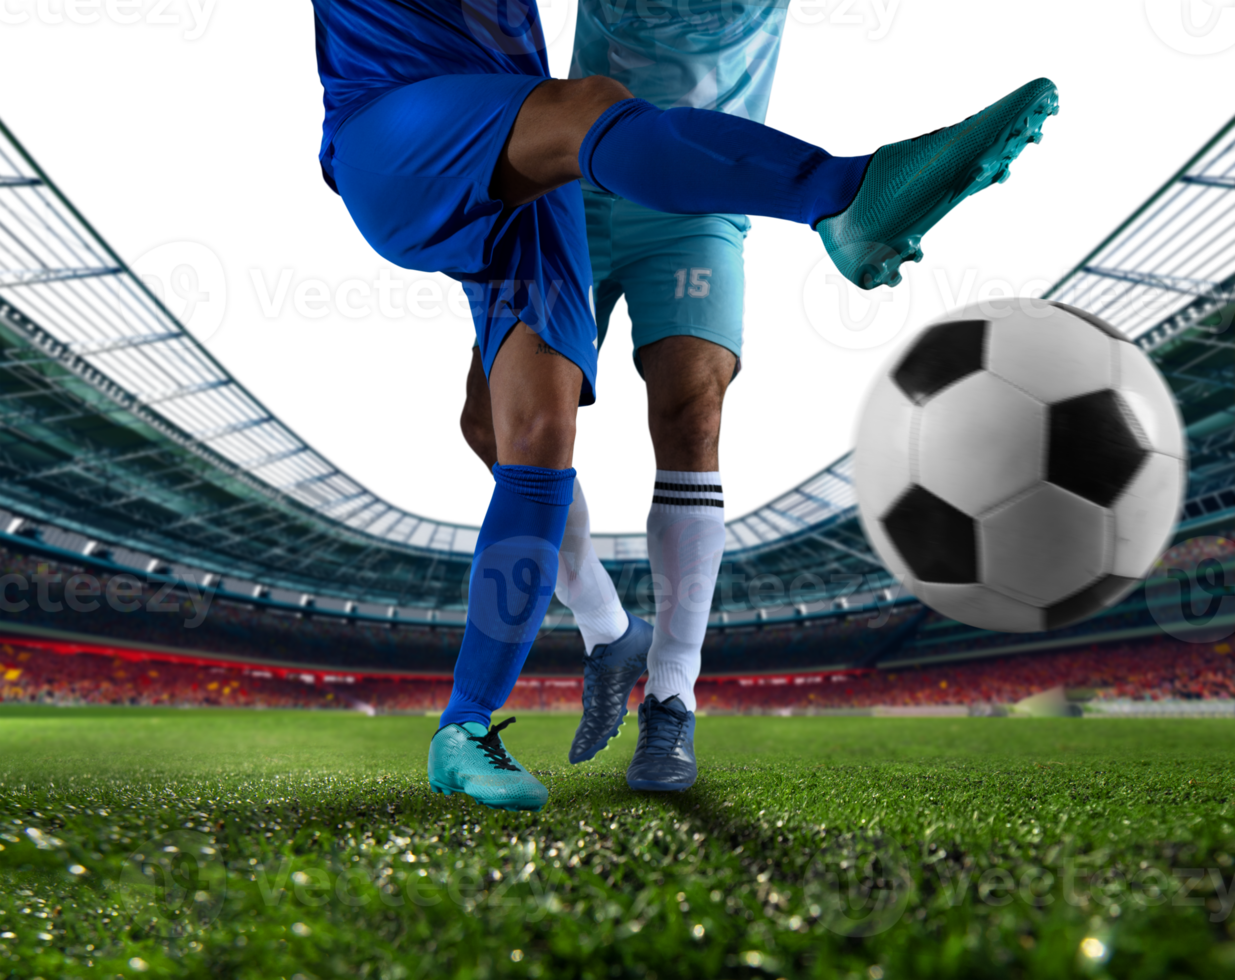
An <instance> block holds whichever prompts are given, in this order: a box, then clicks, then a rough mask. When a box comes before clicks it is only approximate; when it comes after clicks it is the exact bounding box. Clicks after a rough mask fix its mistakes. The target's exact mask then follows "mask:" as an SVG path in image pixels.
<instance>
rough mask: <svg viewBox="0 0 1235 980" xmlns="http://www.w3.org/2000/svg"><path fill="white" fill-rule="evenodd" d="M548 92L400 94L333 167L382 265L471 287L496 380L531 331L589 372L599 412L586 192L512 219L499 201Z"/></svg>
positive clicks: (441, 81) (339, 144) (480, 80)
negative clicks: (510, 150)
mask: <svg viewBox="0 0 1235 980" xmlns="http://www.w3.org/2000/svg"><path fill="white" fill-rule="evenodd" d="M543 81H545V79H544V78H541V77H537V76H532V75H517V74H493V75H443V76H441V77H438V78H430V79H427V80H425V81H422V82H415V83H413V84H411V85H404V86H400V87H399V88H395V89H392V90H391V91H390V92H388V93H386V94H385V95H383V96H381V97H380V98H378V99H377V100H376V101H374V102H370V103H369V104H368V105H366V106H364V107H363V108H362V109H360V110H359V111H357V112H356V113H354V114H353V115H352V116H350V117H349V118H348V119H347V121H345V122H344V123H343V125H342V126H341V127H340V128H339V130H338V132H336V133H335V136H334V139H333V141H332V145H333V156H328V157H327V158H326V159H324V160H323V166H324V168H325V169H327V170H328V171H329V172H330V173H331V174H332V176H333V178H334V181H335V183H336V185H337V186H338V189H339V194H340V195H341V196H342V198H343V202H344V203H345V204H346V205H347V210H348V212H349V213H350V214H351V216H352V220H353V221H355V223H356V227H357V228H359V229H360V233H361V234H362V235H364V237H365V240H366V241H367V242H368V243H369V244H370V245H372V246H373V248H374V250H375V251H376V252H377V253H378V254H379V255H381V256H382V257H383V258H384V259H386V260H388V261H390V262H393V263H394V264H395V265H397V266H399V267H401V268H404V269H417V270H420V271H423V272H444V273H445V274H446V275H448V276H450V277H451V278H452V279H455V280H458V281H459V282H460V283H462V285H463V288H464V291H465V292H466V293H467V296H468V299H469V301H470V304H471V307H472V319H473V320H474V321H475V325H476V343H477V344H478V346H479V347H480V352H481V357H482V360H483V362H484V368H485V374H486V376H487V375H488V374H489V371H490V370H491V369H492V367H493V359H494V357H496V356H497V352H498V350H499V349H500V348H501V346H502V342H503V341H504V340H505V339H506V336H507V334H509V332H510V330H511V328H512V327H513V326H514V325H515V323H516V322H517V321H522V322H523V323H525V324H527V325H528V326H529V327H531V328H532V329H533V330H534V331H535V332H536V333H537V334H538V335H539V336H540V337H541V338H542V339H543V340H544V342H545V343H546V344H548V345H549V346H550V347H552V348H553V349H554V350H556V351H557V352H558V353H560V354H563V355H565V356H566V357H568V358H570V360H572V361H573V362H574V363H575V364H577V365H578V366H579V368H580V370H582V371H583V378H584V381H583V390H582V392H581V394H580V399H579V401H580V404H582V405H588V404H591V403H592V402H593V401H595V400H596V394H595V392H596V352H597V336H596V318H595V316H594V314H593V312H592V306H591V287H592V274H591V267H590V265H589V263H588V250H587V229H586V225H585V222H584V217H583V195H582V191H581V190H580V187H579V184H578V183H572V184H567V185H566V186H565V187H560V188H558V189H557V190H555V191H551V192H550V193H548V194H545V195H544V196H543V197H540V198H538V199H537V200H535V201H533V202H531V203H530V204H525V205H522V206H520V207H517V208H511V209H505V208H503V206H502V203H501V202H500V201H495V200H493V199H492V198H491V197H490V196H489V185H490V183H491V181H492V179H493V171H494V169H495V167H496V166H497V161H498V156H499V154H500V153H501V151H502V146H503V145H504V144H505V142H506V137H507V135H508V134H509V133H510V128H511V126H513V125H514V121H515V116H516V115H517V114H518V112H519V108H520V106H522V105H523V101H524V99H526V98H527V97H528V95H529V94H530V93H531V91H532V89H534V88H535V87H536V86H537V85H539V84H540V83H541V82H543Z"/></svg>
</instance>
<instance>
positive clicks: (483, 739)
mask: <svg viewBox="0 0 1235 980" xmlns="http://www.w3.org/2000/svg"><path fill="white" fill-rule="evenodd" d="M514 721H515V717H514V715H511V716H510V717H509V718H507V719H506V720H505V721H504V722H502V723H501V724H500V725H494V726H493V727H492V728H490V729H489V730H488V731H487V732H486V733H485V734H483V735H469V736H468V738H469V739H470V740H471V741H473V742H475V743H476V744H477V745H479V746H480V748H481V749H482V750H483V752H484V753H485V755H487V756H488V757H489V762H490V763H492V765H493V768H494V769H509V770H511V771H512V772H518V771H519V767H518V766H516V765H515V760H514V759H512V758H511V757H510V754H509V753H508V752H507V751H506V747H505V746H504V745H502V740H501V739H500V738H498V732H500V731H501V730H502V729H503V728H505V727H506V726H507V725H513V724H514Z"/></svg>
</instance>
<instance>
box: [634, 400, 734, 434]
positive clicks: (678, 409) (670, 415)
mask: <svg viewBox="0 0 1235 980" xmlns="http://www.w3.org/2000/svg"><path fill="white" fill-rule="evenodd" d="M720 414H721V402H720V399H719V398H713V397H707V396H705V397H698V398H689V399H682V400H675V401H670V402H667V403H664V404H661V405H658V406H657V408H656V410H655V412H654V413H653V414H652V416H651V418H650V419H649V421H650V423H651V430H652V438H653V439H654V440H656V441H657V442H659V443H664V444H668V443H672V444H674V445H678V446H713V445H715V444H716V443H717V442H718V441H719V439H720Z"/></svg>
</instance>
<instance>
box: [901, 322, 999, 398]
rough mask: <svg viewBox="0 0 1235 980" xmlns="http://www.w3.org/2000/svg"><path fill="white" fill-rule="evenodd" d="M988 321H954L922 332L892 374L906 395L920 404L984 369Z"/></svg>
mask: <svg viewBox="0 0 1235 980" xmlns="http://www.w3.org/2000/svg"><path fill="white" fill-rule="evenodd" d="M985 349H986V321H985V320H953V321H951V322H950V323H939V324H936V325H935V326H933V327H930V328H928V329H926V330H924V331H922V336H920V337H919V338H918V339H917V340H916V341H914V343H913V345H912V346H911V347H910V348H909V350H908V351H906V352H905V356H904V357H902V358H901V362H900V364H898V365H897V366H896V370H894V371H893V372H892V380H893V381H895V382H896V386H897V387H898V388H900V390H901V391H903V392H904V393H905V394H906V396H908V397H909V398H910V399H912V400H913V401H914V402H916V403H917V404H919V405H921V404H922V403H923V402H925V401H926V400H927V399H928V398H930V397H931V396H932V395H934V394H936V393H937V392H940V391H942V390H943V389H944V388H946V387H947V386H948V385H950V384H952V383H953V382H955V381H959V380H960V379H961V378H963V377H965V376H966V375H970V374H973V373H974V372H975V371H980V370H982V356H983V353H984V352H985Z"/></svg>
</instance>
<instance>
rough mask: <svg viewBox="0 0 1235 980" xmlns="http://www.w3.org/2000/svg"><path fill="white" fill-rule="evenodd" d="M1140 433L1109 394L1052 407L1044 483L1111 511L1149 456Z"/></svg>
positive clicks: (1115, 394) (1115, 395)
mask: <svg viewBox="0 0 1235 980" xmlns="http://www.w3.org/2000/svg"><path fill="white" fill-rule="evenodd" d="M1139 429H1140V427H1139V426H1138V425H1137V423H1136V419H1135V418H1134V417H1133V415H1132V413H1131V412H1130V411H1129V409H1128V407H1127V406H1126V405H1125V404H1124V402H1123V399H1122V398H1120V397H1119V394H1118V392H1115V391H1112V390H1111V389H1110V388H1105V389H1103V390H1102V391H1092V392H1090V393H1089V394H1087V395H1080V396H1079V397H1077V398H1069V399H1068V400H1067V401H1063V402H1056V403H1055V404H1054V405H1052V406H1051V407H1050V436H1049V441H1048V443H1047V466H1046V478H1047V480H1049V481H1050V482H1051V483H1053V484H1055V486H1057V487H1063V489H1065V490H1070V491H1072V492H1073V493H1075V494H1076V495H1077V496H1080V497H1084V498H1085V499H1086V500H1092V501H1093V502H1094V503H1095V504H1099V505H1101V506H1103V507H1109V506H1110V505H1111V503H1112V502H1113V501H1114V500H1115V498H1116V497H1118V496H1119V495H1120V494H1121V493H1122V492H1123V489H1124V487H1126V486H1127V485H1128V483H1129V481H1131V479H1132V477H1133V476H1134V475H1135V474H1136V471H1137V470H1139V469H1140V468H1141V464H1142V463H1143V462H1144V461H1145V457H1146V456H1148V455H1149V453H1148V452H1147V451H1146V450H1145V448H1144V440H1143V439H1142V438H1139V437H1138V432H1139Z"/></svg>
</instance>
